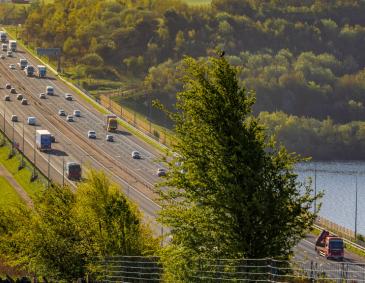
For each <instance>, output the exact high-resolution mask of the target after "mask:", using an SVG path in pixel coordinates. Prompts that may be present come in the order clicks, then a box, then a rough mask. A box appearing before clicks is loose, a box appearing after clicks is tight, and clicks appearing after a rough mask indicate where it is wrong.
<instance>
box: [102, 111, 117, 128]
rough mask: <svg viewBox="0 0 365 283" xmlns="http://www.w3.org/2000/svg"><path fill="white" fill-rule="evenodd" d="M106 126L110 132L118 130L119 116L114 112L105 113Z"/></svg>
mask: <svg viewBox="0 0 365 283" xmlns="http://www.w3.org/2000/svg"><path fill="white" fill-rule="evenodd" d="M104 128H105V129H106V130H107V131H108V132H114V131H116V130H117V128H118V118H117V116H116V115H114V114H108V115H105V124H104Z"/></svg>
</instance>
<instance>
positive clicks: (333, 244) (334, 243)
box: [330, 240, 343, 249]
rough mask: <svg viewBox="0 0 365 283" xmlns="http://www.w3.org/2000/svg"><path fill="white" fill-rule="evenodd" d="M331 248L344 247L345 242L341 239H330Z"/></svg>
mask: <svg viewBox="0 0 365 283" xmlns="http://www.w3.org/2000/svg"><path fill="white" fill-rule="evenodd" d="M330 249H343V242H342V241H340V240H334V241H330Z"/></svg>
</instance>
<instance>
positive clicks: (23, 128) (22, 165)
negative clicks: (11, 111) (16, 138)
mask: <svg viewBox="0 0 365 283" xmlns="http://www.w3.org/2000/svg"><path fill="white" fill-rule="evenodd" d="M22 150H23V154H22V164H21V166H22V167H23V166H24V165H23V164H24V160H23V158H24V154H25V150H24V123H23V139H22Z"/></svg>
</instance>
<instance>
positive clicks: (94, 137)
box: [87, 131, 96, 139]
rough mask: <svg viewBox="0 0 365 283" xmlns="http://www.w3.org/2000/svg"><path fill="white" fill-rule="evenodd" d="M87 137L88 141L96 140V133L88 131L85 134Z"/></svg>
mask: <svg viewBox="0 0 365 283" xmlns="http://www.w3.org/2000/svg"><path fill="white" fill-rule="evenodd" d="M87 137H88V138H89V139H96V132H95V131H88V132H87Z"/></svg>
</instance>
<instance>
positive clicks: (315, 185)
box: [314, 163, 317, 213]
mask: <svg viewBox="0 0 365 283" xmlns="http://www.w3.org/2000/svg"><path fill="white" fill-rule="evenodd" d="M314 197H315V199H314V213H317V164H316V163H314Z"/></svg>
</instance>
